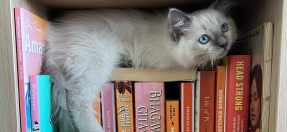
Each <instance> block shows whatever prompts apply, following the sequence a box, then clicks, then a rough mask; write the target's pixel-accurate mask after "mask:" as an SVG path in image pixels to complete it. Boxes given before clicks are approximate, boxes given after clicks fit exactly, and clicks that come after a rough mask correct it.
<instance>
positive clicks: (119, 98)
mask: <svg viewBox="0 0 287 132" xmlns="http://www.w3.org/2000/svg"><path fill="white" fill-rule="evenodd" d="M133 91H134V90H133V83H132V82H131V81H116V82H115V92H116V117H117V131H118V132H134V129H135V126H134V109H133V108H134V94H133Z"/></svg>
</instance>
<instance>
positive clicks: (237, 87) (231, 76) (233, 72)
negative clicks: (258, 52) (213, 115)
mask: <svg viewBox="0 0 287 132" xmlns="http://www.w3.org/2000/svg"><path fill="white" fill-rule="evenodd" d="M250 67H251V56H250V55H231V56H228V57H227V67H226V68H227V77H226V82H227V83H226V89H225V91H226V95H225V96H226V97H225V99H226V106H225V108H226V115H225V124H224V128H225V131H226V132H233V131H240V132H247V131H248V111H249V90H250Z"/></svg>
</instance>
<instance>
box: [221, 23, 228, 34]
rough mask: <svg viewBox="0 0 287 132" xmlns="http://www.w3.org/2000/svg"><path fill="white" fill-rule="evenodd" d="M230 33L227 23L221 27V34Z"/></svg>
mask: <svg viewBox="0 0 287 132" xmlns="http://www.w3.org/2000/svg"><path fill="white" fill-rule="evenodd" d="M227 31H228V25H227V24H226V23H224V24H222V25H221V32H227Z"/></svg>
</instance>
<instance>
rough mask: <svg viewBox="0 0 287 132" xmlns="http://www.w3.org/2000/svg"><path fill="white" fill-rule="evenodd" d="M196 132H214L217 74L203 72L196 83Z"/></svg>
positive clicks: (199, 73) (199, 74)
mask: <svg viewBox="0 0 287 132" xmlns="http://www.w3.org/2000/svg"><path fill="white" fill-rule="evenodd" d="M195 104H196V106H195V107H196V108H195V109H196V111H195V122H196V123H195V132H214V124H215V120H214V117H215V114H214V110H215V107H214V105H215V72H214V71H201V72H198V74H197V82H196V103H195Z"/></svg>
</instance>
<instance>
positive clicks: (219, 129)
mask: <svg viewBox="0 0 287 132" xmlns="http://www.w3.org/2000/svg"><path fill="white" fill-rule="evenodd" d="M215 71H216V95H215V99H216V100H215V132H224V131H223V130H224V112H225V110H224V106H225V83H226V81H225V79H226V78H225V77H226V68H225V66H215Z"/></svg>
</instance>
